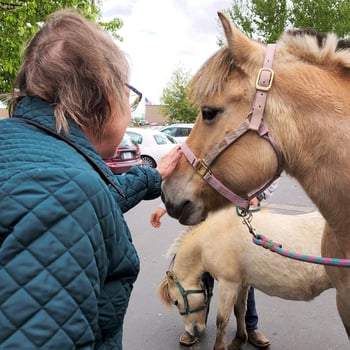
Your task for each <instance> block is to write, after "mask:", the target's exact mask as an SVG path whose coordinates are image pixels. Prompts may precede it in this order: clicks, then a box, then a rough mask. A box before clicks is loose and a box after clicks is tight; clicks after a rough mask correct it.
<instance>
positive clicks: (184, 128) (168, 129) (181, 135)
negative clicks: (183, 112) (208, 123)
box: [160, 123, 194, 143]
mask: <svg viewBox="0 0 350 350" xmlns="http://www.w3.org/2000/svg"><path fill="white" fill-rule="evenodd" d="M193 125H194V124H192V123H177V124H171V125H168V126H165V127H164V128H161V129H160V131H161V132H164V133H166V134H168V135H170V136H172V137H174V138H175V139H176V141H177V142H178V143H183V142H185V141H186V139H187V137H188V135H189V134H190V132H191V130H192V128H193Z"/></svg>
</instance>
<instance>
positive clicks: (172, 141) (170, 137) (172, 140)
mask: <svg viewBox="0 0 350 350" xmlns="http://www.w3.org/2000/svg"><path fill="white" fill-rule="evenodd" d="M165 136H166V137H167V139H168V140H169V141H170V143H177V141H176V139H174V138H173V137H172V136H170V135H168V134H165Z"/></svg>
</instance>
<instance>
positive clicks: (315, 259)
mask: <svg viewBox="0 0 350 350" xmlns="http://www.w3.org/2000/svg"><path fill="white" fill-rule="evenodd" d="M253 242H254V243H255V244H257V245H260V246H262V247H264V248H266V249H269V250H271V251H272V252H274V253H277V254H280V255H282V256H285V257H287V258H291V259H294V260H300V261H305V262H309V263H312V264H320V265H331V266H338V267H350V260H348V259H336V258H324V257H321V256H313V255H306V254H300V253H296V252H293V251H291V250H287V249H283V248H282V245H281V244H279V243H275V242H273V241H272V240H270V239H268V238H267V237H265V236H264V235H262V234H255V235H253Z"/></svg>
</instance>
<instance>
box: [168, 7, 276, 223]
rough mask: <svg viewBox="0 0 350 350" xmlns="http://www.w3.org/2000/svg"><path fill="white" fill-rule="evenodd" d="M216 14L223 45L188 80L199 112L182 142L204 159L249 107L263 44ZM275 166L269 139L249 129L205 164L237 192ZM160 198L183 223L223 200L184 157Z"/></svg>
mask: <svg viewBox="0 0 350 350" xmlns="http://www.w3.org/2000/svg"><path fill="white" fill-rule="evenodd" d="M219 17H220V20H221V22H222V25H223V27H224V30H225V35H226V38H227V42H228V46H226V47H223V48H221V49H220V50H219V51H218V52H216V53H215V54H214V55H213V56H212V57H211V58H209V60H208V61H207V62H206V63H205V64H204V65H203V66H202V68H201V69H200V70H199V71H198V73H197V74H196V75H195V76H194V78H193V79H192V82H191V87H192V94H193V97H194V101H195V102H196V103H197V104H198V106H199V108H200V114H199V115H198V117H197V120H196V123H195V126H194V128H193V130H192V131H191V133H190V135H189V137H188V139H187V141H186V143H187V145H188V146H189V148H190V149H191V151H192V152H193V154H195V155H196V157H197V158H198V159H204V158H205V157H206V155H207V154H208V153H209V152H210V150H211V149H213V148H214V147H216V146H217V145H218V144H219V143H220V142H221V141H222V140H223V139H224V137H225V135H227V134H228V133H229V132H231V131H232V130H234V129H235V128H236V127H238V126H239V125H240V124H241V123H242V122H243V121H244V120H245V119H246V118H247V117H248V116H249V114H250V113H251V110H252V105H253V98H254V93H255V80H256V76H257V74H258V72H259V69H260V68H261V67H262V62H263V61H264V55H265V47H264V46H263V45H261V44H259V43H257V42H254V41H252V40H251V39H248V38H247V37H245V36H244V35H243V34H242V33H241V32H240V31H238V30H237V29H236V28H235V27H233V26H232V25H231V23H230V21H229V20H228V18H227V17H226V16H225V15H224V14H222V13H219ZM262 164H263V165H262ZM276 169H277V160H276V154H275V152H274V150H273V149H272V147H271V145H270V144H269V142H267V141H266V140H265V139H264V138H262V137H260V136H259V135H258V134H257V133H256V132H253V131H249V132H247V133H246V134H245V135H244V136H242V137H240V138H238V139H237V140H236V141H235V142H234V145H232V146H229V147H228V148H227V149H226V150H224V151H223V152H222V153H221V154H220V155H219V156H218V157H217V158H216V159H214V161H213V163H212V164H211V172H212V173H213V174H214V175H215V176H216V177H217V178H218V179H219V180H220V181H221V182H222V183H223V184H224V185H225V186H226V187H229V188H230V189H231V190H232V191H234V192H235V193H237V194H238V195H240V196H243V197H246V196H247V195H248V194H249V193H250V192H251V191H253V190H255V189H258V188H259V187H260V186H261V185H262V184H264V183H266V182H267V181H269V180H270V179H271V178H272V176H273V175H274V173H275V172H276ZM163 200H164V202H165V204H166V207H167V211H168V213H169V214H170V215H171V216H173V217H175V218H178V219H179V220H180V222H181V223H183V224H187V225H192V224H196V223H198V222H200V221H202V220H204V219H205V217H206V216H207V213H208V212H209V211H211V210H214V209H215V210H216V209H219V208H221V207H223V206H224V205H227V204H228V203H229V202H228V201H227V200H225V199H224V198H223V197H222V196H221V195H220V194H219V193H217V192H216V191H215V190H213V189H212V188H211V187H210V186H209V185H208V184H207V183H206V182H205V181H204V180H203V179H202V178H201V176H200V174H198V173H197V172H196V170H195V169H193V168H192V166H191V165H190V164H189V162H188V161H187V160H186V159H185V157H183V158H182V159H181V160H180V161H179V163H178V165H177V168H176V171H175V172H174V174H173V175H172V176H171V177H169V178H168V179H167V180H165V182H164V184H163Z"/></svg>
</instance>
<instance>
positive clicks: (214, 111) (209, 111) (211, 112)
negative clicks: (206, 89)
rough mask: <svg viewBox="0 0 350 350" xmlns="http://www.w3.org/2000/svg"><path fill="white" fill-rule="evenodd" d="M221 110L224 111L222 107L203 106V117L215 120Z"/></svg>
mask: <svg viewBox="0 0 350 350" xmlns="http://www.w3.org/2000/svg"><path fill="white" fill-rule="evenodd" d="M220 112H222V110H221V109H218V108H210V107H203V108H202V117H203V119H204V120H207V121H211V120H213V119H214V118H215V117H216V116H217V115H218V114H219V113H220Z"/></svg>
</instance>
